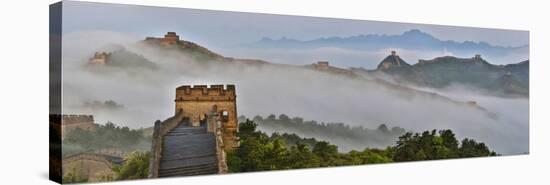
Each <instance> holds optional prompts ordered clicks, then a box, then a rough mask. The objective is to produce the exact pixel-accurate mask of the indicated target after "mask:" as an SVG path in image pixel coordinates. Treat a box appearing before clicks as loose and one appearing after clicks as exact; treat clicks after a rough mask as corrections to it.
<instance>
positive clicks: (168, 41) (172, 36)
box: [160, 32, 180, 46]
mask: <svg viewBox="0 0 550 185" xmlns="http://www.w3.org/2000/svg"><path fill="white" fill-rule="evenodd" d="M179 40H180V36H179V35H177V34H176V32H168V33H166V35H164V38H161V39H160V44H161V45H164V46H169V45H175V44H177V43H178V41H179Z"/></svg>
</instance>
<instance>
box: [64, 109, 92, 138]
mask: <svg viewBox="0 0 550 185" xmlns="http://www.w3.org/2000/svg"><path fill="white" fill-rule="evenodd" d="M76 128H80V129H82V130H92V129H94V128H95V124H94V116H92V115H62V116H61V139H62V140H63V139H65V137H66V136H67V134H69V133H70V132H71V131H73V130H74V129H76Z"/></svg>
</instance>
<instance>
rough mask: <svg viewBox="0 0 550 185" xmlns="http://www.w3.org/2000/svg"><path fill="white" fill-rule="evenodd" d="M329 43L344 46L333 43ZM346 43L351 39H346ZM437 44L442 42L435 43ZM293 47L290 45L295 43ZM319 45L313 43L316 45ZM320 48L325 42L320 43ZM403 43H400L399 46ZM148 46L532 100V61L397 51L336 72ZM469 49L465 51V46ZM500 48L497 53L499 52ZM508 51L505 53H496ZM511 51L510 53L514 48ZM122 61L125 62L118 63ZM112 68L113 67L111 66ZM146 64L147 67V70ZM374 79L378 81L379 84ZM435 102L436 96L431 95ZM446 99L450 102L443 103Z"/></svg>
mask: <svg viewBox="0 0 550 185" xmlns="http://www.w3.org/2000/svg"><path fill="white" fill-rule="evenodd" d="M411 35H421V37H416V38H420V39H419V40H420V41H413V40H414V39H412V38H413V36H411ZM364 37H365V38H392V39H395V40H400V39H399V38H409V39H410V40H409V41H410V42H409V43H413V42H422V41H427V40H432V41H433V40H434V38H433V37H431V36H429V35H427V34H425V33H422V32H420V31H418V30H411V31H408V32H405V33H404V34H402V35H401V36H373V35H371V36H364ZM328 40H342V39H341V38H339V39H337V38H334V39H328ZM344 40H346V39H344ZM435 40H436V39H435ZM289 42H290V41H289ZM312 42H313V41H312ZM319 42H320V41H319ZM396 42H397V41H396ZM444 42H445V43H451V44H455V45H457V46H459V45H460V46H464V45H467V44H468V43H466V42H465V43H455V42H452V41H444ZM144 43H145V44H147V45H150V46H154V47H155V48H158V49H161V50H178V51H179V52H182V53H185V54H187V55H189V56H191V57H192V58H193V59H194V60H195V61H197V62H201V63H202V62H222V63H223V64H227V65H231V64H232V63H234V64H241V65H249V66H250V65H270V66H276V67H283V68H285V67H292V68H300V67H305V68H309V69H312V70H317V71H323V72H327V73H331V74H334V75H340V76H348V77H350V78H363V77H365V75H367V76H368V78H363V79H365V80H368V81H373V80H374V81H373V82H375V83H378V84H380V85H383V86H386V87H388V88H392V89H396V90H398V91H402V92H409V93H411V94H417V93H425V92H422V91H419V90H414V89H412V88H408V87H406V86H402V85H400V84H398V85H395V84H393V83H392V82H389V81H387V80H385V79H382V78H376V77H377V76H379V75H378V74H385V75H389V76H391V77H393V78H394V80H395V81H396V82H398V83H411V84H415V85H418V86H423V87H432V88H444V87H447V86H449V85H452V84H455V83H456V84H462V85H468V86H472V87H477V88H481V89H484V90H486V91H487V92H488V93H489V94H493V95H502V96H522V97H528V95H529V60H526V61H523V62H520V63H516V64H508V65H494V64H491V63H489V62H487V61H486V60H485V59H483V58H482V57H481V56H480V55H475V56H474V57H472V58H457V57H453V56H443V57H437V58H434V59H431V60H419V62H418V63H416V64H412V65H411V64H409V63H407V62H406V61H405V60H403V59H402V58H401V57H400V56H399V55H398V54H397V53H396V52H395V51H392V53H391V54H390V55H388V56H387V57H386V58H384V59H383V60H382V61H381V62H380V63H379V65H378V66H377V68H376V69H372V70H368V69H363V68H350V69H344V68H338V67H334V66H330V65H329V63H328V62H319V63H317V64H311V65H305V66H297V65H286V64H274V63H269V62H267V61H263V60H257V59H236V58H229V57H224V56H222V55H220V54H217V53H214V52H212V51H210V50H208V49H207V48H204V47H202V46H200V45H198V44H195V43H192V42H189V41H184V40H179V41H178V42H177V43H176V44H175V45H171V46H165V47H160V48H159V47H157V46H159V45H161V43H160V41H159V39H156V38H155V39H147V40H145V42H144ZM474 45H478V47H482V46H485V47H493V46H489V45H488V44H483V43H477V44H474ZM464 47H465V46H464ZM493 48H494V47H493ZM496 48H503V49H506V48H504V47H496ZM508 49H509V48H508ZM117 58H120V61H118V60H117ZM112 59H114V60H113V62H112V63H111V64H113V65H114V64H117V65H116V66H126V65H130V64H124V62H123V60H124V61H126V60H125V59H130V60H129V62H131V63H132V64H131V65H132V66H133V65H137V66H146V67H148V68H156V64H155V63H153V62H151V61H148V60H147V59H145V58H143V57H141V56H140V55H137V54H134V53H131V52H130V51H127V50H125V49H124V48H119V49H118V50H115V51H113V57H112ZM107 64H110V63H107ZM145 64H146V65H145ZM373 77H374V79H373ZM428 94H429V95H430V96H432V94H431V93H428ZM441 98H443V99H445V97H441Z"/></svg>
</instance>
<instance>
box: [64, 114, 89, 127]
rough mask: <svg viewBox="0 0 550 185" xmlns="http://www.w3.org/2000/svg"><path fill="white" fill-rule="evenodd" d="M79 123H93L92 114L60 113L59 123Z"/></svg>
mask: <svg viewBox="0 0 550 185" xmlns="http://www.w3.org/2000/svg"><path fill="white" fill-rule="evenodd" d="M79 123H91V124H93V123H94V116H92V115H74V114H70V115H62V116H61V124H62V125H70V124H79Z"/></svg>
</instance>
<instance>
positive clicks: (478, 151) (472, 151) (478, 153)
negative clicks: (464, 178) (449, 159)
mask: <svg viewBox="0 0 550 185" xmlns="http://www.w3.org/2000/svg"><path fill="white" fill-rule="evenodd" d="M458 154H459V155H460V157H462V158H465V157H485V156H496V155H497V154H496V153H495V152H493V151H490V150H489V148H488V147H487V146H486V145H485V143H478V142H476V141H475V140H473V139H468V138H465V139H464V140H462V145H461V146H460V148H459V150H458Z"/></svg>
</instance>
